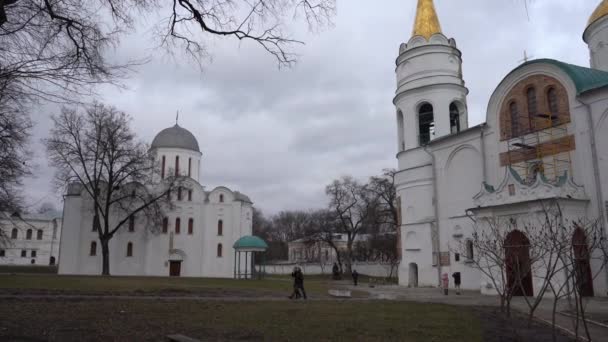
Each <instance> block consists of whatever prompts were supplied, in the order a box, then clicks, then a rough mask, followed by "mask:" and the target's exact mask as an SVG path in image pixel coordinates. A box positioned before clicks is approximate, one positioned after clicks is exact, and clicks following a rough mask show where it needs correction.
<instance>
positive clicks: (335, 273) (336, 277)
mask: <svg viewBox="0 0 608 342" xmlns="http://www.w3.org/2000/svg"><path fill="white" fill-rule="evenodd" d="M331 272H332V274H333V278H334V280H340V267H338V264H337V263H335V262H334V267H332V269H331Z"/></svg>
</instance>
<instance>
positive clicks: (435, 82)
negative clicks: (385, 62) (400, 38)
mask: <svg viewBox="0 0 608 342" xmlns="http://www.w3.org/2000/svg"><path fill="white" fill-rule="evenodd" d="M461 56H462V54H461V52H460V50H458V48H457V47H456V41H455V40H454V39H448V38H447V37H446V36H445V35H443V33H442V31H441V25H440V23H439V17H438V16H437V11H436V10H435V5H434V4H433V0H418V7H417V11H416V19H415V22H414V29H413V32H412V37H411V38H410V40H409V41H408V42H407V43H403V44H401V46H400V48H399V57H398V58H397V61H396V64H397V69H396V74H397V91H396V95H395V99H394V101H393V103H394V104H395V106H396V107H397V127H398V137H399V141H398V144H399V151H406V150H410V149H414V148H417V147H420V146H423V145H426V144H428V143H429V142H430V141H432V140H433V139H436V138H439V137H442V136H445V135H448V134H452V133H457V132H459V131H461V130H463V129H466V128H467V126H468V120H467V102H466V96H467V94H468V92H469V91H468V89H467V88H466V87H465V83H464V80H463V79H462V58H461Z"/></svg>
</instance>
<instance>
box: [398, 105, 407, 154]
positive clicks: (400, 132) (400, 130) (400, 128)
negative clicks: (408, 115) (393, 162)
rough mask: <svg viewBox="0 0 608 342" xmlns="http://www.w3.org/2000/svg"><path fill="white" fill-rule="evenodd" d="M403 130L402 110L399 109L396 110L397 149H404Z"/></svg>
mask: <svg viewBox="0 0 608 342" xmlns="http://www.w3.org/2000/svg"><path fill="white" fill-rule="evenodd" d="M404 135H405V131H404V121H403V112H402V111H401V110H398V111H397V138H398V141H399V151H404V150H405V138H404Z"/></svg>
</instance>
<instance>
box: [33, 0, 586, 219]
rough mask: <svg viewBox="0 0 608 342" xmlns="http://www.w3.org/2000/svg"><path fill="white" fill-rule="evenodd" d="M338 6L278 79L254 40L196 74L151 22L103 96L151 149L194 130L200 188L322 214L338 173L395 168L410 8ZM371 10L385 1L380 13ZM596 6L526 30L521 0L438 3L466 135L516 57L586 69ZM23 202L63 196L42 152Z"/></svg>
mask: <svg viewBox="0 0 608 342" xmlns="http://www.w3.org/2000/svg"><path fill="white" fill-rule="evenodd" d="M370 3H371V2H369V1H364V0H342V1H339V4H338V5H339V12H338V16H337V17H336V18H335V27H334V28H333V29H331V30H329V31H326V32H322V33H320V34H310V33H307V32H306V31H305V30H304V29H302V28H301V27H295V28H294V32H295V33H294V36H296V37H298V38H301V39H303V40H304V41H306V43H307V44H306V45H305V46H301V47H299V48H298V49H297V53H299V54H300V55H301V58H300V61H299V63H298V64H297V65H296V66H295V67H294V68H293V69H289V70H278V69H277V68H276V64H275V61H274V60H273V59H272V57H270V56H269V55H267V54H265V52H264V51H262V50H261V49H260V48H259V47H257V46H256V45H255V44H251V43H240V44H239V43H238V42H236V41H222V40H217V39H214V40H212V41H211V42H210V45H209V46H210V48H211V53H212V57H213V59H212V61H210V62H208V63H206V64H205V65H204V70H203V72H202V73H201V72H200V71H199V69H198V68H197V67H196V66H194V65H192V64H188V63H186V62H185V60H183V59H180V58H179V56H177V58H176V59H172V58H168V57H163V56H162V55H160V54H158V53H157V52H156V51H154V50H153V49H152V48H153V47H154V42H153V41H152V40H151V36H150V34H149V33H150V32H151V31H150V23H146V24H142V25H141V28H140V29H139V31H138V32H139V33H137V34H133V35H131V36H129V37H126V38H125V39H124V40H123V43H122V45H121V46H120V47H119V48H118V49H117V51H115V52H114V55H113V57H112V58H117V59H127V58H141V57H142V56H145V55H146V54H152V57H153V58H152V61H151V62H150V63H148V64H146V65H143V66H141V67H139V68H138V69H137V73H136V74H135V75H134V76H133V77H132V78H131V79H129V80H127V81H126V82H125V83H126V85H127V87H128V89H127V90H120V89H116V88H110V87H103V88H102V89H101V90H100V93H101V99H102V100H103V101H104V102H107V103H109V104H112V105H115V106H117V107H118V108H120V109H121V110H124V111H126V112H128V113H130V114H131V115H132V116H133V118H134V119H133V127H134V128H135V130H136V132H137V133H138V135H139V136H140V138H141V139H144V140H146V141H151V140H152V138H153V137H154V135H155V134H156V133H157V132H158V131H160V130H161V129H163V128H165V127H168V126H170V125H172V124H173V123H174V119H175V111H176V110H178V109H179V110H180V113H181V114H180V125H182V126H184V127H186V128H188V129H189V130H191V131H192V132H193V133H194V134H195V136H196V137H197V138H198V140H199V144H200V146H201V149H202V151H203V154H204V156H203V161H202V170H203V173H202V176H201V183H202V184H203V185H205V186H207V187H214V186H217V185H227V186H229V187H231V188H234V189H237V190H239V191H242V192H244V193H247V194H248V195H250V196H251V198H252V199H253V200H254V202H256V205H258V206H259V207H261V208H262V209H263V210H264V211H266V212H276V211H279V210H282V209H296V208H300V209H307V208H314V207H321V206H323V205H325V203H326V199H325V195H324V186H325V185H326V184H328V183H329V182H330V181H331V180H332V179H334V178H336V177H339V176H341V175H344V174H351V175H354V176H355V177H359V178H367V177H369V176H371V175H374V174H377V173H379V172H380V171H381V169H382V168H386V167H396V160H395V153H396V149H397V146H396V128H395V117H394V108H393V106H392V98H393V95H394V91H395V76H394V69H395V65H394V63H395V58H396V57H397V51H398V47H399V44H400V43H402V42H404V41H407V40H408V39H409V38H410V34H411V27H412V24H413V17H414V14H415V1H413V0H412V1H400V0H383V1H378V2H373V5H370ZM377 3H381V5H378V4H377ZM596 3H597V1H595V0H594V1H571V0H536V1H534V2H533V3H532V4H531V5H530V20H528V18H527V16H526V12H525V10H524V6H523V2H522V1H519V0H502V1H498V0H493V1H487V0H459V1H447V0H436V6H437V9H438V12H439V16H440V20H441V24H442V28H443V31H444V33H445V34H446V35H447V36H449V37H454V38H455V39H456V40H457V42H458V46H459V48H460V50H461V51H462V52H463V59H464V66H463V68H464V77H465V80H466V83H467V86H468V87H469V89H470V95H469V97H468V105H469V111H470V120H471V122H470V125H475V124H478V123H480V122H482V121H484V120H485V111H486V106H487V101H488V99H489V96H490V95H491V93H492V91H493V90H494V88H495V87H496V85H497V84H498V82H500V80H501V79H502V78H503V77H504V76H505V75H506V74H507V73H508V72H509V71H510V70H511V69H513V68H514V67H516V66H517V65H518V64H519V63H520V61H521V60H522V58H523V53H524V50H526V51H527V52H528V54H529V55H531V56H534V57H536V58H540V57H549V58H556V59H561V60H564V61H566V62H570V63H575V64H580V65H587V64H588V56H587V50H586V46H585V45H584V43H583V42H582V39H581V36H582V31H583V29H584V27H585V24H586V21H587V18H588V16H589V15H590V13H591V12H592V11H593V9H594V7H595V5H596ZM56 110H57V108H56V107H53V106H46V107H42V108H41V109H40V110H37V111H36V114H35V115H34V119H35V120H36V121H37V122H38V125H37V127H36V128H35V130H34V142H37V141H38V140H39V139H40V138H42V137H44V136H45V135H46V134H47V132H48V127H49V120H48V115H49V113H52V112H54V111H56ZM33 148H34V149H35V150H36V151H37V159H36V163H37V164H38V167H37V168H36V170H35V173H36V176H37V177H36V178H34V179H30V180H28V182H27V195H28V196H29V199H30V202H35V201H39V200H40V199H42V198H45V199H48V198H54V199H55V200H56V201H59V200H60V197H59V196H57V195H56V194H55V192H54V191H53V190H52V188H51V186H50V177H51V175H52V172H53V171H52V170H50V169H49V168H48V167H47V166H46V165H47V163H46V160H45V157H44V151H43V149H42V146H41V145H40V144H38V143H35V144H34V146H33Z"/></svg>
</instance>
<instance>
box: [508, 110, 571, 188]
mask: <svg viewBox="0 0 608 342" xmlns="http://www.w3.org/2000/svg"><path fill="white" fill-rule="evenodd" d="M522 114H524V113H522ZM564 118H568V116H567V115H564V116H562V115H560V114H558V113H551V114H543V113H537V114H534V115H528V113H525V116H524V115H520V117H519V118H518V124H517V125H515V127H514V126H513V125H512V126H511V127H512V132H511V133H512V134H511V135H512V136H513V137H512V138H510V139H509V140H508V153H507V160H506V164H507V165H510V166H511V167H512V168H513V169H514V170H515V171H516V172H517V173H518V174H519V175H520V176H521V177H522V180H523V181H525V182H526V183H528V184H532V183H534V182H535V181H536V178H537V175H538V174H539V173H540V174H541V175H542V176H544V177H545V179H547V180H548V181H557V179H558V178H559V177H561V176H563V175H564V174H565V173H567V174H568V175H571V174H572V161H571V157H570V151H571V150H572V146H573V144H574V138H573V136H571V135H569V134H568V122H569V120H564ZM522 123H525V125H522ZM518 126H519V127H520V126H524V127H521V128H519V127H518ZM517 128H519V129H517Z"/></svg>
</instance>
